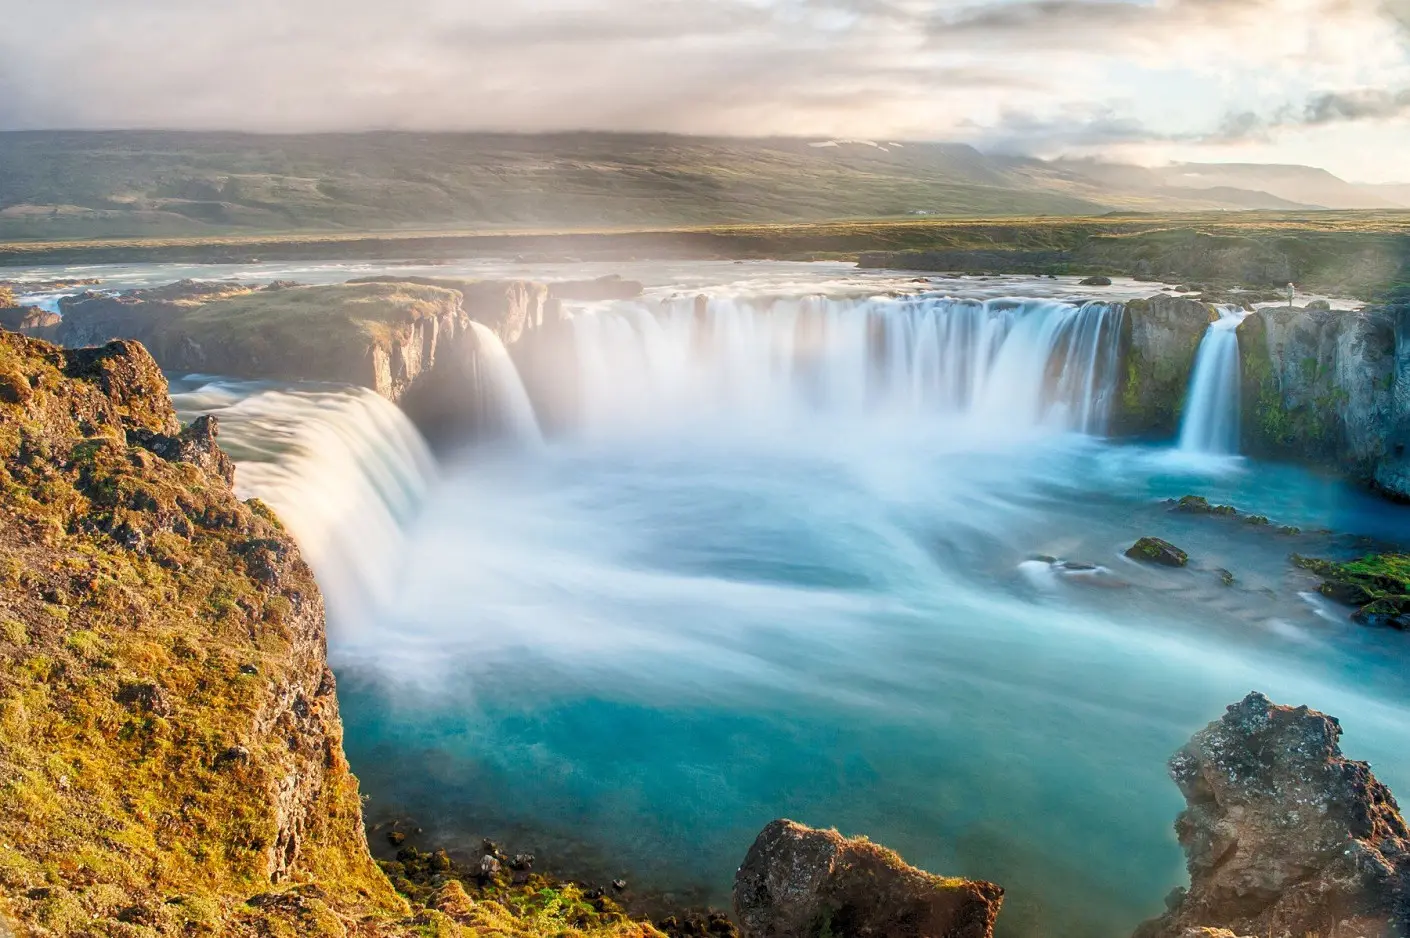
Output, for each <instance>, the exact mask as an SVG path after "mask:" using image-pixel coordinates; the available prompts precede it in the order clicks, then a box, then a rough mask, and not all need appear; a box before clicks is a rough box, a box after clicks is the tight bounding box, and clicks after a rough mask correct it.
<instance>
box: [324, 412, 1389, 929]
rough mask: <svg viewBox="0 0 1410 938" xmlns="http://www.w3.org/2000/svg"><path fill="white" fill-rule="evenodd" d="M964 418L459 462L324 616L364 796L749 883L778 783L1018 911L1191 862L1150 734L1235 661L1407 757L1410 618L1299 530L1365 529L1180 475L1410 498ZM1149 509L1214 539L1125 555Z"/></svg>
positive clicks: (1276, 691) (1271, 487)
mask: <svg viewBox="0 0 1410 938" xmlns="http://www.w3.org/2000/svg"><path fill="white" fill-rule="evenodd" d="M973 434H974V428H973V427H972V426H966V425H960V424H950V425H946V424H943V423H942V424H938V425H932V426H930V427H918V426H916V425H914V424H901V425H896V426H886V425H876V424H868V423H865V422H858V423H854V424H848V423H845V422H836V421H832V422H828V423H827V424H826V425H825V426H818V427H814V428H812V430H806V429H798V428H795V432H793V433H791V434H789V435H788V436H787V437H780V436H776V435H772V434H767V433H760V434H757V435H749V434H741V433H739V432H737V431H736V430H734V429H729V430H720V429H719V428H716V430H715V431H714V432H706V431H704V430H702V429H701V428H699V427H695V428H693V429H692V431H691V432H690V433H678V434H671V433H656V434H653V435H651V436H649V437H648V438H645V439H636V440H624V439H616V440H613V441H612V442H611V443H610V444H608V443H603V442H598V443H576V444H566V443H561V444H556V445H553V446H551V447H550V448H549V449H548V450H546V451H543V452H541V453H539V454H537V455H536V456H534V457H532V458H529V459H526V458H524V457H523V456H514V457H512V458H503V459H500V460H495V459H493V458H486V457H485V456H483V455H481V456H479V457H477V458H476V459H475V460H473V461H468V462H466V463H464V464H461V465H458V466H451V467H448V468H446V469H445V470H444V473H443V476H444V477H443V479H442V480H441V482H440V485H439V487H438V488H437V489H435V490H433V491H432V493H431V494H430V496H429V500H428V503H427V510H426V511H425V513H424V514H423V517H422V519H421V521H420V522H419V524H418V526H417V527H415V528H414V529H413V530H412V531H411V533H410V536H409V538H408V548H407V549H408V551H409V553H408V554H407V555H406V558H405V559H406V562H405V565H404V567H403V569H404V571H405V572H404V574H403V576H404V579H403V581H402V582H401V584H400V588H399V590H398V600H397V608H396V610H395V612H392V613H388V614H386V615H385V616H383V617H382V618H381V619H380V620H379V621H378V622H377V623H376V625H375V626H373V627H371V628H370V629H369V630H367V631H365V632H362V633H360V634H346V633H345V634H342V635H337V636H335V641H334V646H333V651H334V655H335V661H336V665H337V669H338V672H339V677H340V681H341V685H340V687H341V699H342V705H343V714H344V719H345V720H346V722H347V728H348V732H347V742H346V745H347V748H348V754H349V758H350V760H351V761H352V764H353V766H354V768H355V769H356V771H357V772H358V774H359V776H360V778H361V779H362V782H363V787H364V790H365V792H367V793H368V794H369V795H370V803H369V818H370V820H371V821H372V822H374V823H376V822H377V821H378V820H379V819H386V818H390V817H395V816H401V815H403V814H407V815H411V816H413V817H414V818H415V819H416V821H417V823H418V824H420V825H422V826H423V827H424V828H425V829H426V831H427V834H426V838H425V839H426V842H427V843H432V842H447V841H449V842H452V843H458V844H464V845H466V846H467V847H468V846H469V845H471V844H475V843H478V838H479V837H481V836H493V837H496V838H501V839H504V840H506V841H508V842H509V843H510V844H512V845H513V846H514V848H515V849H525V850H531V851H532V852H535V853H537V854H538V855H539V856H540V857H542V858H544V859H545V860H546V861H547V862H548V864H549V865H550V866H556V867H557V868H559V869H562V870H564V871H566V872H570V873H574V874H577V875H582V876H586V877H590V878H595V879H597V880H599V881H606V880H607V879H609V878H613V877H616V876H624V877H626V878H627V879H628V880H629V881H630V882H631V883H632V884H633V886H634V888H637V889H653V890H666V891H670V892H672V893H674V894H675V895H677V896H678V897H680V898H682V899H686V900H690V901H703V902H710V903H713V904H716V905H727V904H728V901H729V898H728V890H729V886H730V883H731V880H732V876H733V872H734V868H735V866H736V865H737V864H738V862H739V861H740V860H741V859H742V858H743V855H744V852H745V850H746V849H747V848H748V846H749V844H750V842H751V841H752V839H753V836H754V835H755V834H756V833H757V832H758V830H759V829H760V828H762V826H763V825H764V824H765V823H767V822H768V821H769V820H771V819H773V818H775V817H780V816H785V817H791V818H795V819H797V820H800V821H803V822H806V823H809V824H813V825H822V826H836V827H838V828H840V829H841V830H843V831H844V832H848V833H865V834H866V835H868V836H870V837H871V838H872V839H874V840H877V841H879V842H882V843H885V844H887V845H889V846H892V847H894V848H896V849H898V850H899V851H901V853H902V854H903V855H904V856H905V857H906V858H907V859H908V860H910V861H911V862H914V863H916V864H918V865H921V866H924V867H926V868H929V869H932V870H935V871H939V872H943V873H946V874H962V875H967V876H976V877H985V878H990V879H993V880H995V881H997V882H1000V883H1002V884H1003V885H1004V886H1006V887H1007V889H1008V890H1009V896H1008V901H1007V905H1006V909H1005V912H1004V915H1003V919H1002V921H1003V933H1004V934H1007V935H1119V934H1126V933H1129V931H1130V929H1131V927H1132V926H1133V925H1134V924H1135V923H1136V922H1137V921H1139V920H1140V919H1141V918H1142V917H1143V916H1147V915H1150V914H1153V913H1155V912H1157V911H1158V910H1159V909H1160V908H1161V901H1162V898H1163V896H1164V895H1165V894H1166V892H1168V891H1169V890H1170V888H1172V887H1173V886H1175V885H1177V884H1178V883H1180V882H1182V881H1183V880H1182V859H1181V855H1180V852H1179V850H1178V848H1177V846H1176V844H1175V841H1174V837H1173V834H1172V832H1171V823H1172V822H1173V820H1174V817H1175V815H1176V813H1177V812H1178V810H1179V809H1180V807H1181V806H1182V805H1181V800H1180V798H1179V796H1178V794H1177V792H1176V790H1175V788H1174V786H1173V785H1172V784H1171V783H1170V782H1169V781H1168V780H1167V778H1166V776H1165V770H1164V761H1165V759H1166V758H1167V757H1168V756H1169V755H1170V754H1171V753H1172V752H1173V751H1174V750H1175V749H1176V748H1177V747H1178V746H1179V745H1180V744H1181V743H1182V742H1183V741H1184V740H1185V739H1186V738H1188V736H1189V735H1190V733H1191V732H1193V731H1194V730H1196V729H1198V728H1199V727H1200V726H1202V725H1203V724H1204V723H1206V722H1208V721H1209V720H1212V719H1214V718H1216V717H1217V716H1218V715H1219V714H1220V713H1221V712H1222V708H1223V707H1224V706H1225V705H1226V704H1228V703H1232V702H1234V701H1235V700H1237V699H1239V698H1240V697H1242V696H1243V695H1244V694H1246V693H1247V692H1248V691H1249V690H1252V689H1259V690H1263V691H1265V692H1266V693H1269V694H1270V695H1272V696H1273V697H1274V699H1276V700H1280V701H1284V702H1288V703H1295V704H1296V703H1307V704H1311V705H1313V706H1315V707H1319V708H1322V709H1325V710H1328V711H1330V712H1332V713H1335V714H1337V715H1338V716H1340V717H1342V718H1343V721H1344V722H1345V724H1346V725H1347V727H1348V743H1347V745H1348V749H1349V751H1350V752H1351V753H1352V754H1353V755H1355V756H1357V757H1362V758H1369V759H1371V760H1372V761H1373V762H1374V765H1375V768H1376V769H1377V771H1378V772H1379V773H1380V774H1381V775H1382V776H1383V777H1384V778H1386V779H1387V780H1388V781H1389V782H1390V783H1391V784H1392V785H1393V786H1394V785H1396V784H1397V783H1400V784H1401V787H1402V788H1404V787H1405V786H1406V785H1410V759H1407V756H1406V755H1405V753H1406V752H1407V751H1410V750H1407V747H1406V744H1407V742H1410V730H1407V726H1410V724H1407V722H1406V719H1405V717H1406V712H1405V702H1406V700H1407V699H1410V698H1408V697H1407V687H1406V681H1405V678H1404V674H1403V670H1404V669H1403V661H1404V652H1405V649H1404V647H1403V645H1404V637H1403V636H1401V635H1398V634H1388V633H1377V632H1372V631H1369V630H1363V629H1359V628H1358V627H1356V626H1353V625H1351V624H1350V623H1348V622H1347V621H1346V620H1345V612H1344V611H1340V610H1331V609H1328V608H1326V607H1322V606H1320V605H1318V604H1317V603H1315V602H1313V601H1309V599H1308V598H1305V597H1303V596H1300V595H1299V593H1300V592H1301V591H1304V590H1307V589H1308V588H1309V587H1310V586H1311V584H1310V583H1309V582H1308V581H1306V580H1305V579H1302V575H1301V574H1299V573H1298V572H1297V571H1295V570H1294V569H1293V568H1292V567H1291V565H1290V564H1289V563H1288V562H1287V555H1288V554H1289V552H1290V551H1293V550H1301V551H1306V552H1317V551H1319V550H1320V551H1323V552H1336V551H1339V550H1345V549H1348V548H1347V546H1346V545H1345V544H1344V543H1343V542H1341V541H1339V540H1338V539H1336V538H1333V537H1328V536H1312V535H1309V536H1304V537H1301V538H1288V537H1284V536H1280V535H1278V534H1275V533H1272V532H1269V531H1267V530H1261V529H1253V528H1250V527H1248V526H1246V525H1242V524H1239V523H1228V522H1225V521H1222V520H1216V519H1209V518H1188V517H1183V516H1174V515H1170V514H1169V513H1168V511H1167V510H1166V508H1165V507H1164V506H1163V505H1162V504H1160V499H1163V498H1165V497H1173V496H1179V495H1183V494H1186V493H1188V492H1200V493H1202V494H1207V495H1209V496H1210V497H1212V498H1215V499H1217V500H1221V501H1231V502H1233V503H1235V504H1238V505H1240V506H1241V507H1244V508H1246V509H1248V510H1251V511H1256V512H1261V513H1267V514H1270V515H1272V516H1273V517H1274V518H1275V519H1277V520H1278V521H1279V522H1283V523H1290V524H1297V525H1301V526H1304V527H1307V528H1309V529H1310V528H1313V527H1320V526H1327V527H1330V528H1333V529H1336V530H1338V531H1372V530H1375V529H1379V530H1381V531H1382V532H1384V533H1388V534H1389V533H1395V532H1397V531H1398V532H1404V531H1406V530H1410V527H1407V524H1410V522H1407V515H1406V513H1404V512H1403V511H1393V510H1392V509H1389V508H1388V507H1386V506H1384V505H1381V504H1378V503H1376V502H1373V501H1371V500H1369V499H1365V498H1363V497H1361V496H1359V495H1357V494H1356V493H1354V492H1351V491H1350V490H1348V489H1346V488H1345V487H1343V486H1342V485H1340V484H1338V483H1336V482H1334V481H1330V480H1323V479H1319V478H1317V477H1314V476H1311V475H1308V474H1306V473H1304V472H1301V471H1298V470H1292V469H1287V468H1280V467H1272V466H1256V465H1250V464H1247V463H1243V462H1240V461H1229V460H1224V461H1218V462H1208V461H1206V462H1201V463H1189V462H1187V461H1183V460H1181V459H1180V457H1178V456H1176V455H1174V454H1172V453H1170V452H1165V451H1161V450H1154V449H1142V448H1135V447H1120V446H1111V445H1108V444H1105V443H1099V442H1095V441H1092V440H1090V439H1087V438H1083V437H1076V436H1071V435H1065V434H1041V435H1025V436H1022V437H1021V438H1017V439H1003V438H1002V437H999V438H997V439H996V438H995V437H994V436H993V435H992V434H991V433H989V432H987V431H986V432H984V433H983V434H981V435H979V436H974V435H973ZM1146 534H1157V535H1161V536H1165V537H1167V538H1169V539H1170V540H1172V541H1174V542H1176V543H1178V544H1180V545H1181V546H1182V547H1184V548H1185V549H1187V550H1188V551H1189V552H1190V553H1191V555H1192V557H1193V558H1194V564H1193V566H1192V569H1190V570H1183V571H1166V570H1157V569H1150V568H1145V567H1137V566H1135V565H1134V564H1131V563H1129V562H1128V561H1126V560H1124V559H1123V558H1122V556H1121V552H1122V551H1123V550H1124V548H1125V547H1127V546H1129V545H1130V543H1132V542H1133V541H1134V540H1135V539H1136V538H1137V537H1139V536H1141V535H1146ZM1036 554H1045V555H1052V556H1056V557H1060V558H1063V559H1070V560H1074V561H1083V562H1088V563H1095V564H1099V565H1103V566H1105V567H1106V568H1108V569H1109V571H1110V573H1109V575H1107V576H1106V577H1102V578H1099V579H1100V580H1101V581H1102V582H1105V583H1107V584H1108V587H1099V586H1094V585H1091V581H1090V580H1081V579H1079V578H1068V579H1064V578H1062V577H1060V576H1056V575H1054V574H1053V573H1052V572H1051V571H1050V570H1049V569H1048V568H1047V567H1046V565H1044V564H1033V563H1028V562H1027V561H1028V559H1029V558H1030V557H1031V556H1033V555H1036ZM1216 568H1227V569H1229V570H1230V571H1232V572H1234V573H1235V575H1236V576H1237V577H1238V580H1239V582H1238V584H1237V586H1235V587H1234V588H1232V589H1231V588H1228V587H1225V586H1223V585H1222V583H1221V582H1220V581H1219V578H1218V576H1217V574H1216V573H1215V572H1214V571H1215V569H1216Z"/></svg>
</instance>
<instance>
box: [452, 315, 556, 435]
mask: <svg viewBox="0 0 1410 938" xmlns="http://www.w3.org/2000/svg"><path fill="white" fill-rule="evenodd" d="M470 328H471V330H472V332H473V333H474V335H475V343H474V345H475V352H474V360H473V361H472V362H470V366H471V367H472V368H473V369H474V373H475V384H474V388H475V394H474V396H473V398H472V399H471V400H469V401H465V402H464V404H465V406H466V407H467V408H468V409H471V410H474V411H475V412H476V415H477V418H478V419H477V421H476V425H477V426H480V427H488V428H494V429H495V430H498V431H500V432H503V433H504V434H505V435H507V436H509V437H510V438H511V439H514V440H516V441H518V442H521V443H526V444H530V445H539V444H542V443H543V433H542V431H541V430H540V429H539V423H538V418H537V417H536V416H535V415H534V405H533V402H532V401H530V400H529V394H528V391H526V390H525V389H524V382H523V380H522V379H521V378H520V376H519V371H518V369H517V368H516V367H515V365H514V360H513V359H512V358H510V357H509V351H508V350H507V349H506V348H505V347H504V343H503V342H501V341H500V339H499V336H497V335H495V333H494V331H493V330H491V329H489V328H488V327H486V326H484V325H481V324H480V323H478V322H474V321H472V322H471V323H470Z"/></svg>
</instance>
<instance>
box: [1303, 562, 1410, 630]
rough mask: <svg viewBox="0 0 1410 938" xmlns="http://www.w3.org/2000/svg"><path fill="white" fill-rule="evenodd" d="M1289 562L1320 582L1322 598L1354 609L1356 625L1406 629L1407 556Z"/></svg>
mask: <svg viewBox="0 0 1410 938" xmlns="http://www.w3.org/2000/svg"><path fill="white" fill-rule="evenodd" d="M1293 562H1294V563H1295V564H1297V565H1298V566H1299V567H1302V568H1303V569H1304V570H1310V571H1311V572H1313V573H1315V574H1317V575H1318V576H1319V577H1321V578H1322V580H1323V583H1322V587H1321V592H1322V594H1323V595H1324V596H1327V597H1329V598H1331V599H1334V600H1336V601H1337V602H1341V603H1346V604H1347V605H1350V606H1356V607H1358V610H1357V613H1356V615H1355V619H1356V620H1357V621H1358V622H1363V623H1366V624H1368V625H1385V626H1390V627H1392V628H1396V629H1410V554H1370V555H1368V556H1366V557H1363V558H1361V559H1360V560H1354V561H1351V562H1349V563H1336V562H1333V561H1329V560H1318V559H1316V558H1312V557H1301V556H1296V555H1295V556H1294V557H1293Z"/></svg>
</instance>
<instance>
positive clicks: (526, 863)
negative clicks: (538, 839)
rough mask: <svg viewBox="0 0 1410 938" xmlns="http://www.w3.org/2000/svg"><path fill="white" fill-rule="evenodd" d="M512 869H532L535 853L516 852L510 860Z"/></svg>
mask: <svg viewBox="0 0 1410 938" xmlns="http://www.w3.org/2000/svg"><path fill="white" fill-rule="evenodd" d="M509 868H510V869H511V870H531V869H533V868H534V855H533V854H532V853H516V854H515V855H514V858H513V859H511V860H510V861H509Z"/></svg>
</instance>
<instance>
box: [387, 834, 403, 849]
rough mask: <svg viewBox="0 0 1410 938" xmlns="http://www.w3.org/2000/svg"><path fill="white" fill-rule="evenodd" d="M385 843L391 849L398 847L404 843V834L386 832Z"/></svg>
mask: <svg viewBox="0 0 1410 938" xmlns="http://www.w3.org/2000/svg"><path fill="white" fill-rule="evenodd" d="M387 843H389V844H391V845H392V846H393V847H400V846H401V845H402V844H404V843H406V834H404V833H402V832H401V831H387Z"/></svg>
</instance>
